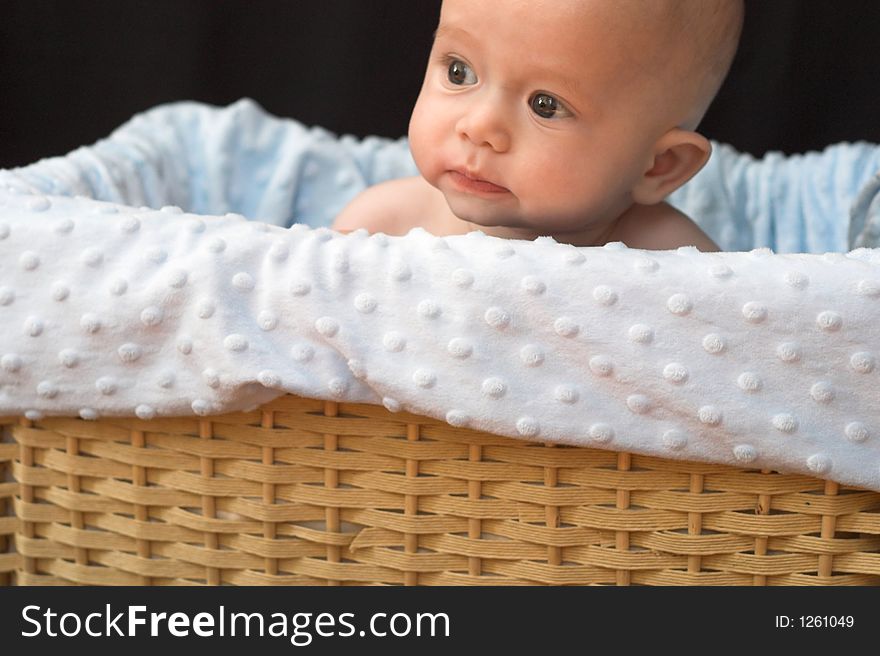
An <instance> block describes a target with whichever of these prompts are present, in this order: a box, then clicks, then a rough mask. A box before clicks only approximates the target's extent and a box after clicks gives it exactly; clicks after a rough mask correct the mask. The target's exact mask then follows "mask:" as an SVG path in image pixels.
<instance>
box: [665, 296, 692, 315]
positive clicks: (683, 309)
mask: <svg viewBox="0 0 880 656" xmlns="http://www.w3.org/2000/svg"><path fill="white" fill-rule="evenodd" d="M693 308H694V304H693V301H691V299H690V297H689V296H688V295H687V294H673V295H672V296H670V297H669V298H668V299H667V300H666V309H667V310H669V311H670V312H672V314H676V315H678V316H680V317H683V316H684V315H686V314H689V313H690V311H691V310H692V309H693Z"/></svg>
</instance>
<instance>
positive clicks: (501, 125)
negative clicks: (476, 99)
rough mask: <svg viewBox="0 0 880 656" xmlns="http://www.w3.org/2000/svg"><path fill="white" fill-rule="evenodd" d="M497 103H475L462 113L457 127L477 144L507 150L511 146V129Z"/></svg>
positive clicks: (462, 134)
mask: <svg viewBox="0 0 880 656" xmlns="http://www.w3.org/2000/svg"><path fill="white" fill-rule="evenodd" d="M496 105H497V103H493V102H481V103H474V104H473V105H472V106H470V107H468V111H465V112H464V113H463V114H462V115H461V117H460V118H459V120H458V123H457V124H456V126H455V129H456V131H457V132H458V134H459V135H460V136H461V137H464V138H465V139H467V140H468V141H470V142H471V143H472V144H474V145H475V146H488V147H490V148H491V149H492V150H495V151H497V152H505V151H507V150H508V149H509V148H510V129H509V126H508V120H507V117H505V115H504V111H503V110H502V109H501V108H500V107H498V106H496Z"/></svg>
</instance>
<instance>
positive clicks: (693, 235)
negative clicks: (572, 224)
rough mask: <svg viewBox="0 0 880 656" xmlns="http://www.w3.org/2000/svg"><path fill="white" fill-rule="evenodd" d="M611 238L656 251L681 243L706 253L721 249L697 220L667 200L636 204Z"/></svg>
mask: <svg viewBox="0 0 880 656" xmlns="http://www.w3.org/2000/svg"><path fill="white" fill-rule="evenodd" d="M609 241H622V242H623V243H624V244H626V245H627V246H629V247H630V248H642V249H645V250H654V251H659V250H669V249H673V248H679V247H680V246H696V247H697V248H698V249H699V250H701V251H705V252H709V251H717V250H719V249H718V246H717V245H716V244H715V242H713V241H712V239H710V238H709V236H708V235H707V234H706V233H705V232H703V231H702V230H701V229H700V227H699V226H698V225H697V224H696V223H694V222H693V221H692V220H691V219H690V218H689V217H688V216H687V215H686V214H684V213H682V212H680V211H679V210H677V209H675V208H674V207H672V206H671V205H669V204H668V203H658V204H656V205H633V206H632V207H631V208H630V209H629V210H627V211H626V212H624V213H623V215H622V216H621V217H620V218H619V219H618V220H617V225H616V226H615V227H614V230H613V232H612V233H611V235H610V237H609Z"/></svg>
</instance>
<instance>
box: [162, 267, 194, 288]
mask: <svg viewBox="0 0 880 656" xmlns="http://www.w3.org/2000/svg"><path fill="white" fill-rule="evenodd" d="M188 279H189V276H188V275H187V273H186V271H183V270H182V269H175V270H174V271H172V272H171V273H170V274H168V277H167V278H166V279H165V282H166V283H167V284H168V286H169V287H171V288H172V289H182V288H183V287H185V286H186V282H187V280H188Z"/></svg>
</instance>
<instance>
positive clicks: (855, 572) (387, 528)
mask: <svg viewBox="0 0 880 656" xmlns="http://www.w3.org/2000/svg"><path fill="white" fill-rule="evenodd" d="M11 432H12V434H13V437H14V439H15V441H16V442H17V445H18V446H17V447H16V449H15V454H14V455H15V462H14V466H13V470H14V475H15V479H16V480H17V481H18V482H19V483H20V489H19V490H18V494H17V498H16V500H15V511H16V514H17V516H18V517H19V519H20V520H21V521H20V524H19V525H18V526H17V527H15V530H16V531H17V536H16V546H17V549H18V552H19V553H20V557H19V556H0V558H6V559H7V560H0V571H2V570H3V568H4V567H5V568H6V569H7V570H8V569H11V568H12V567H11V566H10V564H11V565H12V566H13V567H14V568H15V569H16V570H17V571H16V574H15V582H17V583H19V584H22V585H36V584H111V585H116V584H123V585H168V584H181V585H189V584H211V585H214V584H233V585H276V584H282V585H286V584H317V585H360V584H405V585H436V584H444V585H459V584H460V585H471V584H477V585H509V584H553V585H557V584H611V585H629V584H634V585H635V584H648V585H694V584H713V585H714V584H735V585H791V584H798V585H799V584H807V585H816V584H818V585H827V584H830V585H866V584H868V585H876V584H880V494H878V493H874V492H867V491H863V490H857V489H850V488H845V487H843V486H838V485H837V484H835V483H829V482H825V481H820V480H817V479H812V478H808V477H803V476H790V475H780V474H776V473H771V472H756V471H740V470H736V469H732V468H729V467H725V466H718V465H705V464H694V463H688V462H675V461H668V460H661V459H658V458H649V457H642V456H636V455H629V454H622V453H616V452H611V451H601V450H594V449H587V448H575V447H561V446H555V447H552V446H546V445H542V444H530V443H526V442H521V441H516V440H511V439H507V438H502V437H498V436H494V435H489V434H485V433H478V432H474V431H470V430H465V429H456V428H453V427H451V426H448V425H446V424H444V423H441V422H437V421H435V420H432V419H426V418H424V417H417V416H415V415H408V414H405V413H397V414H391V413H389V412H387V411H386V410H385V409H384V408H381V407H376V406H368V405H354V404H352V405H348V404H337V403H332V402H324V401H317V400H311V399H302V398H298V397H294V396H285V397H282V398H280V399H278V400H276V401H274V402H272V403H271V404H268V405H266V406H264V407H263V408H261V409H259V410H257V411H254V412H249V413H235V414H228V415H223V416H217V417H208V418H205V419H199V418H180V419H157V420H152V421H148V422H146V421H140V420H136V419H102V420H99V421H83V420H80V419H58V418H52V419H49V418H47V419H45V420H42V421H39V422H37V423H32V422H29V421H27V420H24V419H22V420H20V421H19V423H17V424H16V425H15V426H14V427H13V428H12V431H11ZM9 456H10V449H9V447H8V446H7V445H5V444H4V445H2V446H0V463H2V460H3V458H4V457H6V458H8V457H9ZM9 496H10V493H9V488H8V487H4V488H0V500H2V499H3V498H6V497H9ZM0 503H2V501H0ZM0 522H7V519H6V518H4V519H0ZM13 527H14V524H13V523H12V520H9V521H8V522H7V523H4V524H0V535H2V534H3V533H4V532H5V533H10V532H12V529H13ZM0 553H2V550H0Z"/></svg>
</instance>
